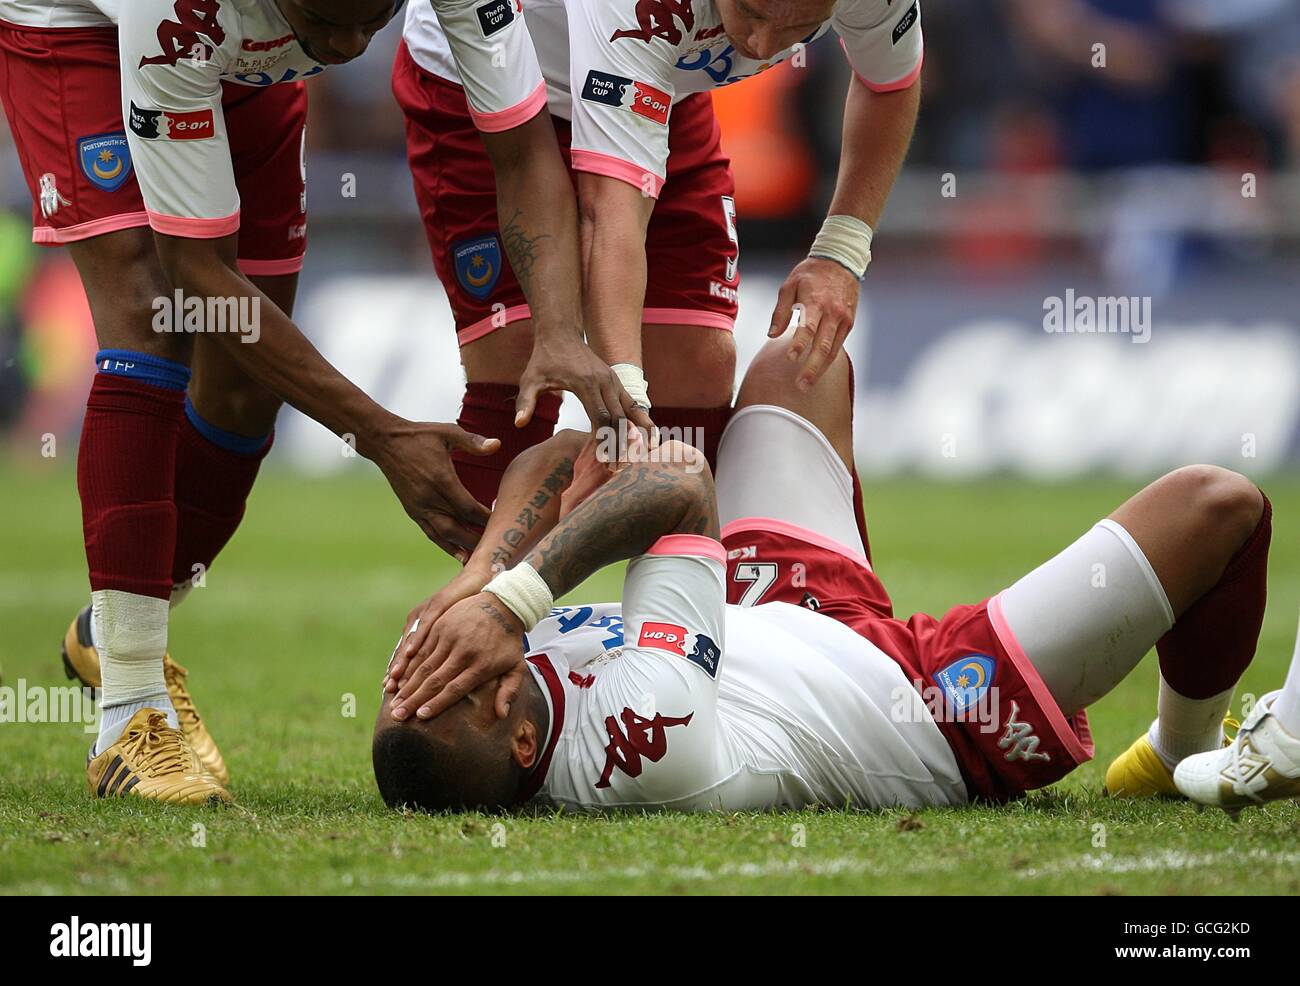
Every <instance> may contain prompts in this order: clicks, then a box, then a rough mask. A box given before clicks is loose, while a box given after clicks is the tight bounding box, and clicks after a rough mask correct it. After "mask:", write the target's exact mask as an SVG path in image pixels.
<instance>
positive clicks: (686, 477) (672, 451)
mask: <svg viewBox="0 0 1300 986" xmlns="http://www.w3.org/2000/svg"><path fill="white" fill-rule="evenodd" d="M650 458H651V464H652V465H653V466H654V468H655V469H656V471H657V472H658V473H659V474H660V476H661V477H662V478H663V479H666V480H667V481H668V482H669V483H670V485H671V487H672V489H673V491H674V496H675V502H676V504H677V506H678V507H679V508H680V512H679V514H678V517H677V522H676V527H675V529H674V531H673V533H678V534H704V535H706V536H708V537H714V538H716V537H717V536H718V502H717V494H716V492H715V490H714V486H713V471H712V470H711V469H709V463H708V460H707V459H706V458H705V457H704V453H703V452H701V451H700V450H699V449H697V448H696V447H695V446H694V445H688V444H686V443H685V442H681V441H677V440H676V439H672V440H670V441H666V442H663V443H662V444H661V445H659V447H658V448H656V449H655V450H654V451H653V452H651V453H650Z"/></svg>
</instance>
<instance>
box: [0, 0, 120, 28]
mask: <svg viewBox="0 0 1300 986" xmlns="http://www.w3.org/2000/svg"><path fill="white" fill-rule="evenodd" d="M122 2H123V0H0V21H8V22H9V23H10V24H18V25H20V26H22V27H110V26H112V25H113V24H115V23H116V22H117V13H116V11H117V8H118V7H120V6H121V5H122Z"/></svg>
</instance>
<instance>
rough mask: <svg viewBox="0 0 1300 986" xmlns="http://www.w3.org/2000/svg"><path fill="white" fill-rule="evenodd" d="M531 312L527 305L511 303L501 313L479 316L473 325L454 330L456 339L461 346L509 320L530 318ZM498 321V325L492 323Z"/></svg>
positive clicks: (494, 329)
mask: <svg viewBox="0 0 1300 986" xmlns="http://www.w3.org/2000/svg"><path fill="white" fill-rule="evenodd" d="M532 315H533V313H532V312H531V311H529V309H528V306H527V305H513V306H511V307H510V308H507V309H506V310H505V314H504V315H501V314H498V313H493V314H491V315H489V316H488V317H487V318H480V319H479V320H478V321H477V322H475V323H474V324H473V325H469V326H466V327H465V328H463V329H457V330H456V341H457V342H459V343H460V344H461V345H462V346H463V345H465V344H466V343H469V342H473V341H474V340H475V339H482V338H483V337H484V336H486V335H491V334H492V333H493V332H495V331H496V330H497V329H499V328H501V327H502V326H506V325H509V324H510V323H511V322H518V321H519V320H520V319H524V318H532ZM494 320H495V321H496V322H500V323H501V324H500V325H494V324H493V321H494Z"/></svg>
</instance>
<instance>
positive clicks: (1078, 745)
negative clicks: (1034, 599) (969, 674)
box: [988, 593, 1096, 766]
mask: <svg viewBox="0 0 1300 986" xmlns="http://www.w3.org/2000/svg"><path fill="white" fill-rule="evenodd" d="M988 614H989V622H990V623H991V624H993V632H994V633H995V634H997V636H998V642H999V643H1001V644H1002V649H1003V650H1005V651H1006V652H1007V656H1008V657H1010V658H1011V662H1012V663H1013V664H1014V665H1015V666H1016V670H1017V671H1019V672H1020V677H1022V678H1024V679H1025V684H1026V685H1027V686H1028V687H1029V693H1030V694H1031V695H1033V696H1034V701H1035V702H1037V703H1038V707H1039V708H1040V709H1042V710H1043V715H1044V716H1046V717H1047V724H1048V726H1050V727H1051V730H1052V732H1054V733H1055V734H1056V738H1057V739H1059V740H1060V741H1061V745H1062V746H1063V747H1065V752H1066V753H1068V754H1069V755H1070V757H1071V758H1072V759H1073V760H1074V763H1075V765H1076V766H1077V765H1078V764H1081V763H1087V762H1088V761H1089V760H1091V759H1092V756H1093V754H1094V753H1095V752H1096V747H1095V746H1094V745H1093V743H1092V736H1091V734H1090V733H1089V734H1087V736H1086V742H1083V741H1081V740H1080V738H1079V737H1078V736H1076V735H1075V732H1074V730H1073V729H1071V728H1070V723H1069V722H1068V721H1067V720H1066V718H1065V714H1064V713H1063V712H1061V707H1060V706H1059V705H1057V704H1056V699H1054V698H1053V697H1052V693H1051V692H1050V691H1048V690H1047V685H1045V684H1044V683H1043V679H1042V677H1041V676H1040V675H1039V674H1038V669H1037V668H1035V667H1034V665H1033V663H1032V662H1030V660H1029V658H1028V657H1027V656H1026V654H1025V652H1024V650H1023V649H1022V648H1021V646H1020V641H1018V640H1017V639H1016V635H1015V634H1014V633H1012V632H1011V625H1010V624H1009V623H1007V618H1006V614H1004V613H1003V612H1002V594H1001V593H998V595H996V596H994V597H993V598H992V599H990V600H989V602H988Z"/></svg>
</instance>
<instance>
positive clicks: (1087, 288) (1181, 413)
mask: <svg viewBox="0 0 1300 986" xmlns="http://www.w3.org/2000/svg"><path fill="white" fill-rule="evenodd" d="M411 2H421V0H411ZM922 25H923V28H924V31H925V38H926V61H925V67H924V72H923V86H924V96H923V107H922V114H921V122H920V125H919V128H918V131H917V135H916V140H915V144H914V146H913V149H912V153H911V155H910V158H909V160H908V164H907V167H906V169H905V172H904V174H903V176H902V178H901V179H900V181H899V184H898V186H897V189H896V191H895V193H894V196H893V198H892V200H891V204H890V207H889V209H888V211H887V213H886V216H885V219H884V221H883V223H882V224H881V230H880V231H879V234H878V238H877V241H876V245H875V250H874V252H875V257H876V259H875V261H874V262H873V266H872V268H871V271H870V272H869V274H868V277H867V280H866V282H865V285H864V303H863V306H862V312H861V313H860V318H859V325H858V327H857V329H855V332H854V334H853V336H852V337H851V347H850V348H851V351H852V353H853V355H854V357H855V360H856V361H857V363H858V366H859V379H860V380H862V381H863V382H864V385H862V386H860V387H859V391H860V393H859V396H858V410H859V417H858V435H859V448H860V452H861V454H862V456H863V458H864V460H865V462H866V465H867V467H868V468H869V469H870V468H873V467H874V468H876V469H878V470H881V471H886V470H895V469H919V470H922V471H928V472H932V473H934V474H936V475H949V474H956V475H965V474H971V473H979V472H986V471H992V470H1007V469H1012V470H1018V471H1023V472H1027V473H1031V474H1038V475H1046V476H1058V475H1059V476H1068V475H1075V474H1080V473H1083V472H1086V471H1089V470H1096V469H1108V470H1118V471H1131V472H1144V471H1149V470H1151V469H1154V468H1156V467H1158V466H1161V465H1164V464H1166V463H1168V462H1173V461H1182V460H1183V459H1184V458H1185V457H1187V456H1190V455H1195V456H1197V457H1201V458H1210V459H1217V460H1230V461H1232V462H1233V464H1234V465H1236V466H1237V467H1238V468H1242V467H1243V466H1242V462H1241V458H1242V457H1243V456H1246V457H1247V458H1248V459H1253V460H1255V461H1254V462H1253V463H1251V462H1248V463H1246V468H1247V470H1248V471H1249V469H1250V468H1251V467H1252V466H1253V467H1255V468H1256V469H1257V470H1268V469H1275V468H1284V467H1286V468H1291V467H1295V466H1297V465H1300V449H1298V448H1297V445H1298V443H1300V438H1298V437H1297V431H1298V430H1300V429H1297V427H1296V425H1297V419H1298V418H1300V406H1298V405H1297V400H1300V398H1298V397H1297V395H1298V394H1300V328H1298V323H1297V317H1296V314H1295V309H1296V302H1297V300H1300V299H1298V295H1300V0H928V2H927V3H925V4H923V11H922ZM399 36H400V23H398V24H394V25H390V27H389V29H387V30H386V32H385V33H384V34H383V35H381V36H380V37H379V38H378V39H376V41H375V43H374V44H373V45H372V48H371V50H370V51H369V52H368V53H367V54H366V55H365V56H364V57H363V58H362V59H361V60H359V61H358V62H357V63H354V64H352V65H349V66H346V67H343V68H339V69H331V70H330V71H329V72H326V73H324V74H323V75H322V76H320V77H318V78H317V79H315V80H313V81H312V83H311V84H310V86H309V92H310V102H311V107H312V108H311V122H310V124H309V128H308V138H309V158H308V161H309V175H310V182H309V201H310V222H311V233H310V237H311V248H310V251H309V253H308V259H307V268H306V270H305V271H304V275H303V290H302V292H301V293H300V298H301V304H300V307H299V314H300V316H301V317H300V323H301V324H302V325H303V327H304V328H305V329H306V330H307V331H308V332H309V333H310V334H312V335H313V337H315V338H316V339H317V340H318V343H319V344H320V345H321V346H322V348H323V349H324V350H325V351H326V353H327V355H329V356H330V357H331V359H333V360H334V361H335V362H336V363H338V364H339V365H340V366H341V367H342V368H343V369H345V370H346V371H347V372H349V373H350V374H352V375H353V376H354V378H356V379H357V380H358V382H359V383H361V384H362V385H363V386H366V387H368V389H372V390H373V391H376V396H377V397H379V398H380V399H381V400H383V401H384V402H385V403H389V404H390V405H392V406H394V408H395V409H397V410H399V411H401V412H402V413H406V414H409V415H412V416H419V417H424V418H433V419H445V418H448V417H452V416H454V414H455V410H456V402H457V400H458V399H459V396H460V385H459V370H458V366H457V362H456V353H455V346H454V341H453V340H452V337H451V329H450V317H449V314H448V313H447V311H446V306H445V301H443V300H442V298H441V289H440V288H439V287H438V285H437V282H436V279H434V277H433V273H432V267H431V265H430V262H429V259H428V253H427V248H426V246H425V243H424V238H423V233H422V230H421V229H420V226H419V222H418V217H417V214H416V212H415V209H414V205H413V198H412V195H411V190H410V180H409V175H408V174H407V172H406V164H405V158H404V149H403V125H402V118H401V114H400V112H399V110H398V108H397V106H396V105H395V103H394V102H393V100H392V97H391V94H390V91H389V68H390V65H391V61H392V55H393V51H394V48H395V46H396V44H397V41H398V38H399ZM847 81H848V70H847V66H846V65H845V63H844V60H843V58H842V57H841V55H840V53H839V51H838V46H837V44H836V42H835V40H834V38H833V36H827V37H825V38H823V39H822V40H821V41H820V42H818V43H817V44H816V45H814V46H813V48H812V50H811V51H810V52H809V57H808V59H807V65H806V66H805V67H801V68H795V67H791V66H788V65H787V66H782V67H780V68H779V69H776V70H773V71H770V72H768V73H765V74H764V75H762V76H758V77H756V78H753V79H750V80H747V81H745V82H744V83H742V84H740V85H734V86H731V87H729V88H727V89H725V90H722V91H720V92H719V93H718V94H717V95H716V96H715V106H716V108H717V112H718V114H719V116H720V118H721V120H722V125H723V133H724V147H725V148H726V150H727V152H728V153H729V154H730V156H731V158H732V161H733V167H734V170H735V174H736V181H737V211H738V214H739V229H740V237H741V272H742V285H741V294H740V298H741V319H740V322H739V324H738V326H737V339H738V342H739V344H740V347H741V351H742V354H743V353H746V352H749V351H752V349H753V348H755V347H756V346H757V345H758V344H759V342H761V338H762V330H763V328H765V327H766V325H767V320H768V317H769V315H770V309H771V303H772V299H773V298H774V297H775V292H776V289H777V286H778V285H779V283H780V281H781V279H782V278H783V277H784V275H785V273H786V271H788V269H789V267H790V266H791V265H792V264H793V263H794V262H796V261H797V260H798V258H799V257H800V256H802V254H803V253H804V252H805V251H806V249H807V246H808V243H809V242H810V241H811V238H812V235H813V233H814V232H815V230H816V228H817V226H818V224H819V223H820V221H821V218H822V216H823V215H824V208H825V205H826V202H827V201H828V200H829V196H830V192H831V188H832V186H833V183H834V179H835V172H836V165H837V155H838V144H839V132H840V123H841V107H842V102H843V93H844V91H845V88H846V86H847ZM343 175H354V176H356V188H357V194H356V197H355V198H345V197H344V196H342V195H341V194H340V192H339V189H340V179H341V176H343ZM0 177H2V178H3V181H0V193H2V197H0V205H2V206H4V211H3V212H0V434H3V435H7V436H8V437H7V444H8V447H9V448H10V450H11V453H12V455H13V457H16V458H18V459H20V460H22V459H30V458H32V457H33V456H35V455H37V454H38V452H37V449H38V442H37V436H40V435H43V434H47V433H56V434H66V433H75V430H76V427H77V424H78V421H79V419H80V415H81V409H82V401H83V400H84V394H85V389H86V387H87V386H88V379H89V374H90V372H91V371H92V367H91V365H90V359H89V356H90V354H91V353H92V352H93V349H94V341H93V336H92V334H91V330H90V326H89V316H88V314H87V313H86V311H85V305H84V299H81V298H80V297H79V288H78V285H77V280H76V276H75V272H73V271H72V270H71V268H70V265H69V264H68V261H67V258H66V256H64V255H63V253H62V251H57V250H43V249H38V248H36V247H33V246H32V245H31V244H30V202H29V200H28V197H27V193H26V188H25V186H24V184H23V181H22V178H21V174H20V172H19V170H18V166H17V161H16V159H15V157H14V154H13V149H12V146H11V145H10V143H9V140H8V137H7V134H4V133H2V132H0ZM1067 290H1069V291H1073V292H1076V293H1078V294H1088V295H1091V296H1098V297H1100V296H1125V297H1128V296H1133V297H1142V298H1150V299H1151V302H1152V310H1153V312H1154V319H1153V320H1154V326H1153V330H1152V333H1151V337H1150V342H1149V343H1146V344H1143V345H1135V344H1134V340H1133V339H1132V338H1120V337H1104V338H1102V337H1099V338H1090V339H1084V338H1074V337H1071V338H1064V337H1059V336H1050V335H1047V334H1046V333H1044V331H1043V325H1042V318H1043V315H1042V313H1043V307H1044V300H1045V299H1047V298H1050V297H1054V296H1060V295H1063V294H1064V293H1065V292H1066V291H1067ZM285 415H286V416H285V417H282V419H281V430H282V435H283V437H284V440H283V441H282V442H281V443H280V444H281V445H282V446H283V447H282V448H281V450H280V453H279V454H280V455H281V457H282V463H284V464H291V465H297V466H299V467H302V468H308V469H316V470H326V469H329V468H335V467H341V466H342V465H343V463H341V462H340V461H338V460H339V458H340V457H339V456H338V455H337V452H336V450H335V445H334V444H333V442H332V439H330V437H329V436H327V435H325V434H324V433H323V432H321V431H320V430H319V429H317V428H315V426H313V425H309V424H308V423H306V422H303V421H302V419H300V418H298V417H297V416H296V415H292V414H291V412H286V413H285ZM954 438H955V442H954V441H952V439H954ZM0 440H4V439H0ZM954 447H955V449H956V450H957V451H956V452H955V453H953V454H950V453H951V452H952V449H953V448H954ZM1247 448H1249V451H1246V449H1247Z"/></svg>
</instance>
